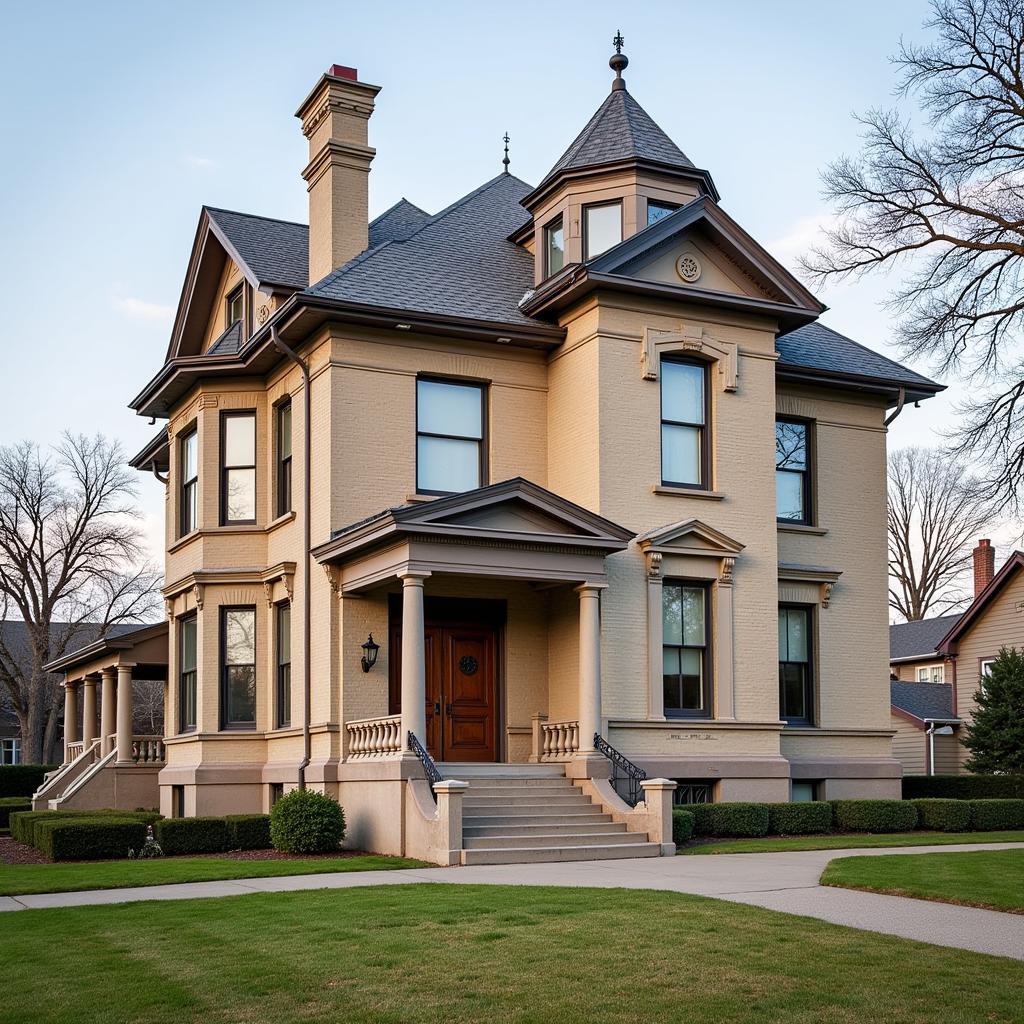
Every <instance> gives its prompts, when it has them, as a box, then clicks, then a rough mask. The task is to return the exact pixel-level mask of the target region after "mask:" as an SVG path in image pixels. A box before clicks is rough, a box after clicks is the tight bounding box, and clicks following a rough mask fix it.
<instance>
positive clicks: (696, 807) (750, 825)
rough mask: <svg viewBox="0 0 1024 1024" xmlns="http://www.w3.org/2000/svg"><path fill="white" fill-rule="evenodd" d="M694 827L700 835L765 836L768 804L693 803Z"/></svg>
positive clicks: (766, 832)
mask: <svg viewBox="0 0 1024 1024" xmlns="http://www.w3.org/2000/svg"><path fill="white" fill-rule="evenodd" d="M690 810H691V811H692V812H693V828H694V832H695V834H696V835H699V836H764V835H767V834H768V805H767V804H751V803H726V804H693V806H692V807H691V808H690Z"/></svg>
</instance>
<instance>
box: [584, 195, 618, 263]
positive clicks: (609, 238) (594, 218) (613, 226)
mask: <svg viewBox="0 0 1024 1024" xmlns="http://www.w3.org/2000/svg"><path fill="white" fill-rule="evenodd" d="M621 241H622V203H619V202H614V203H600V204H599V205H595V206H584V207H583V258H584V259H587V260H589V259H593V258H594V257H595V256H600V255H601V253H603V252H606V251H607V250H608V249H610V248H611V247H612V246H613V245H618V244H619V242H621Z"/></svg>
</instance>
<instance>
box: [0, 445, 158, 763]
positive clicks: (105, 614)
mask: <svg viewBox="0 0 1024 1024" xmlns="http://www.w3.org/2000/svg"><path fill="white" fill-rule="evenodd" d="M134 497H135V490H134V485H133V483H132V479H131V476H130V473H129V470H128V469H127V467H126V465H125V460H124V453H123V451H122V450H121V447H120V445H119V444H117V443H116V442H111V441H108V440H106V439H105V438H103V437H101V436H96V437H95V438H87V437H84V436H81V435H77V436H72V435H70V434H66V435H65V436H64V439H63V442H62V443H61V444H60V445H59V446H57V447H56V448H55V449H54V450H53V452H51V453H45V452H43V450H42V449H41V448H40V447H39V445H37V444H33V443H31V442H28V441H25V442H21V443H20V444H16V445H11V446H9V447H0V611H2V612H3V617H4V618H7V617H9V615H10V613H12V612H13V613H14V614H15V615H17V616H18V617H20V618H21V619H22V620H23V621H24V623H25V628H26V633H27V637H28V644H27V650H24V651H15V650H11V649H10V645H8V644H7V643H6V642H5V641H3V640H2V638H0V685H2V686H3V687H4V688H5V690H6V691H7V694H8V696H9V698H10V702H11V704H12V706H13V708H14V711H15V713H16V714H17V716H18V719H19V721H20V724H21V735H22V756H23V759H24V760H25V761H28V762H33V761H35V762H42V761H49V760H51V759H52V758H53V755H54V752H55V749H56V744H57V739H58V735H57V734H58V725H59V721H60V710H61V701H60V693H59V688H58V686H57V684H56V681H55V680H54V678H53V677H52V676H50V675H48V674H47V673H46V672H44V671H43V665H45V664H46V663H47V662H49V661H51V660H53V659H54V658H57V657H60V656H61V655H63V654H65V653H67V652H68V651H69V649H73V648H74V647H75V646H77V645H78V644H81V643H82V642H83V639H82V638H83V636H84V637H86V638H87V641H88V640H93V639H95V638H96V637H97V636H98V635H99V636H102V635H103V634H105V633H106V632H107V631H108V630H109V629H110V628H111V627H112V626H114V625H117V624H119V623H125V622H139V621H144V620H145V619H146V618H148V617H149V616H150V615H151V614H152V612H153V611H154V609H155V608H156V606H157V600H158V594H157V592H156V584H157V582H158V578H159V577H158V576H157V574H156V573H155V572H154V570H153V568H152V566H150V565H149V564H147V563H145V562H144V561H143V559H142V556H143V546H142V534H141V530H140V528H139V518H140V515H139V512H138V510H137V508H136V507H135V504H134ZM87 641H86V642H87Z"/></svg>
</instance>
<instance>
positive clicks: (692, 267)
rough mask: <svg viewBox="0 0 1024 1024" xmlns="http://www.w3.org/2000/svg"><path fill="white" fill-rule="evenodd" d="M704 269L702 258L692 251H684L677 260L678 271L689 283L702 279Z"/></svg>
mask: <svg viewBox="0 0 1024 1024" xmlns="http://www.w3.org/2000/svg"><path fill="white" fill-rule="evenodd" d="M702 270H703V268H702V267H701V265H700V260H699V259H697V257H696V256H694V255H693V254H692V253H688V252H684V253H683V255H682V256H680V257H679V259H677V260H676V273H677V274H678V275H679V276H680V277H681V278H682V279H683V280H684V281H685V282H686V283H687V284H693V282H694V281H698V280H700V275H701V272H702Z"/></svg>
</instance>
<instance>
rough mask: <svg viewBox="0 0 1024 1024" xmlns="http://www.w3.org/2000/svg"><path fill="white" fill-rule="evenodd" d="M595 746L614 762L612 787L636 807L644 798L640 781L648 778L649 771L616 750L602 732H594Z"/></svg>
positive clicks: (631, 805) (630, 804)
mask: <svg viewBox="0 0 1024 1024" xmlns="http://www.w3.org/2000/svg"><path fill="white" fill-rule="evenodd" d="M594 748H595V749H596V750H597V751H598V753H600V754H604V756H605V757H607V758H608V760H609V761H611V763H612V777H611V784H612V788H613V789H614V790H615V792H616V793H618V794H619V796H621V797H622V799H623V800H625V801H626V803H627V804H629V806H630V807H636V805H637V804H638V803H640V801H641V800H642V799H643V798H644V790H643V786H641V785H640V783H641V782H643V781H644V779H646V778H647V772H645V771H644V770H643V768H641V767H639V765H635V764H633V762H632V761H630V759H629V758H628V757H626V755H625V754H622V753H620V752H619V751H618V750H616V749H615V748H614V747H613V746H612V745H611V744H610V743H609V742H608V741H607V740H606V739H605V738H604V737H603V736H602V735H601V734H600V733H594Z"/></svg>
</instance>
